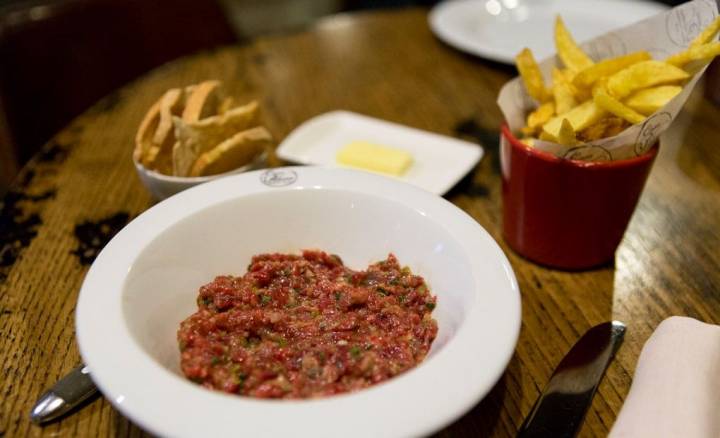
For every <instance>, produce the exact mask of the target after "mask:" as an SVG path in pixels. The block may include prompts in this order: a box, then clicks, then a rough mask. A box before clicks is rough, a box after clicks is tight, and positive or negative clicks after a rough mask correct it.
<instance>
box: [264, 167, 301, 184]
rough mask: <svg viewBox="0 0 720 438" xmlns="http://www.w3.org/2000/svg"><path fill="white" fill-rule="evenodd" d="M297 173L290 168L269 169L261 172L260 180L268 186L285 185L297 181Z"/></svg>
mask: <svg viewBox="0 0 720 438" xmlns="http://www.w3.org/2000/svg"><path fill="white" fill-rule="evenodd" d="M297 178H298V176H297V173H296V172H295V171H294V170H289V169H269V170H266V171H265V172H263V173H262V174H260V182H262V183H263V184H265V185H266V186H268V187H285V186H289V185H290V184H292V183H294V182H295V181H297Z"/></svg>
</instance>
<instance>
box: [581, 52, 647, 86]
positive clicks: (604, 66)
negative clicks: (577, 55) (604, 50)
mask: <svg viewBox="0 0 720 438" xmlns="http://www.w3.org/2000/svg"><path fill="white" fill-rule="evenodd" d="M649 59H652V57H651V56H650V54H649V53H648V52H646V51H644V50H643V51H640V52H634V53H630V54H627V55H623V56H618V57H617V58H611V59H605V60H603V61H600V62H598V63H597V64H594V65H591V66H590V67H588V68H586V69H584V70H582V71H580V72H578V74H576V75H575V77H574V78H573V82H572V83H573V85H575V86H576V87H578V88H590V87H591V86H592V85H593V84H594V83H595V81H597V80H598V79H600V78H603V77H607V76H610V75H612V74H613V73H616V72H618V71H620V70H622V69H624V68H626V67H629V66H631V65H633V64H637V63H638V62H641V61H647V60H649Z"/></svg>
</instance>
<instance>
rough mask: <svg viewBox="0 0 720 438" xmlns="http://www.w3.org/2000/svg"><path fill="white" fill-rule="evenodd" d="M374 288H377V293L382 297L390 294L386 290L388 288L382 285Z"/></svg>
mask: <svg viewBox="0 0 720 438" xmlns="http://www.w3.org/2000/svg"><path fill="white" fill-rule="evenodd" d="M376 290H377V293H379V294H380V295H382V296H384V297H386V296H388V295H390V292H388V290H387V289H385V288H384V287H378V288H377V289H376Z"/></svg>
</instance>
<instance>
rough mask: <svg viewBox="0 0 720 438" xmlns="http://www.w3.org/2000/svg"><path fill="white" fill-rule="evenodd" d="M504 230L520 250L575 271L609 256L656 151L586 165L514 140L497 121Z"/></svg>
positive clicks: (642, 184)
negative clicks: (500, 127) (624, 158)
mask: <svg viewBox="0 0 720 438" xmlns="http://www.w3.org/2000/svg"><path fill="white" fill-rule="evenodd" d="M500 149H501V152H500V154H501V163H502V178H503V184H502V195H503V231H504V234H505V240H506V241H507V243H508V244H509V245H510V246H511V247H512V248H513V249H514V250H515V251H517V252H518V253H519V254H520V255H522V256H524V257H526V258H528V259H530V260H532V261H534V262H536V263H539V264H541V265H546V266H551V267H555V268H561V269H569V270H579V269H586V268H591V267H595V266H598V265H602V264H604V263H607V262H609V261H611V260H612V259H613V257H614V254H615V249H616V248H617V247H618V245H619V244H620V240H621V239H622V236H623V233H624V232H625V228H626V227H627V224H628V222H629V221H630V217H631V216H632V213H633V210H634V209H635V205H636V204H637V201H638V198H639V197H640V193H641V192H642V189H643V186H644V185H645V181H646V180H647V176H648V173H649V172H650V168H651V167H652V163H653V161H654V160H655V156H656V155H657V151H658V146H657V145H655V146H653V147H652V148H650V150H649V151H648V152H646V153H645V154H644V155H641V156H639V157H636V158H631V159H627V160H621V161H605V162H589V161H577V160H570V159H564V158H558V157H555V156H553V155H550V154H548V153H545V152H542V151H538V150H536V149H533V148H530V147H528V146H527V145H525V144H524V143H521V142H520V141H518V140H517V139H516V138H515V137H514V136H513V135H512V133H511V132H510V130H509V129H508V127H507V125H503V127H502V134H501V136H500Z"/></svg>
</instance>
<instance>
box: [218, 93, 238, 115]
mask: <svg viewBox="0 0 720 438" xmlns="http://www.w3.org/2000/svg"><path fill="white" fill-rule="evenodd" d="M233 105H235V99H233V97H232V96H228V97H226V98H224V99H223V100H222V101H221V102H220V104H219V105H218V114H220V115H222V114H225V113H226V112H228V111H230V110H231V109H232V107H233Z"/></svg>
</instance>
